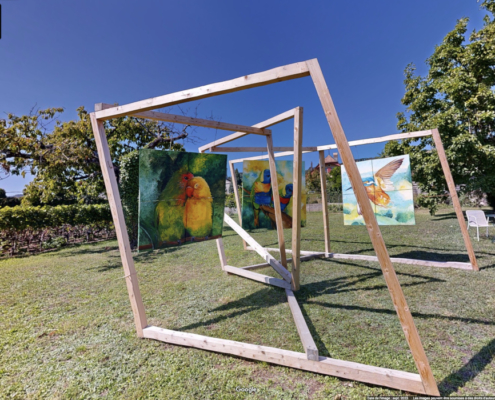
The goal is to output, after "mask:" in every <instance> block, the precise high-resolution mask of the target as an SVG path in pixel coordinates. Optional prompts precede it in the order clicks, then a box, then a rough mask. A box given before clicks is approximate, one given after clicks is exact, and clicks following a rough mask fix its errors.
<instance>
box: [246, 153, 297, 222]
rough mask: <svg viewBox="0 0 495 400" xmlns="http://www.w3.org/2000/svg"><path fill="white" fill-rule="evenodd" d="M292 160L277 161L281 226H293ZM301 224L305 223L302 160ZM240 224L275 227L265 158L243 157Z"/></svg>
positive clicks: (267, 164) (267, 165)
mask: <svg viewBox="0 0 495 400" xmlns="http://www.w3.org/2000/svg"><path fill="white" fill-rule="evenodd" d="M292 165H293V164H292V161H276V162H275V166H276V169H277V182H278V188H279V195H280V208H281V210H282V224H283V227H284V229H287V228H292V211H293V208H292V204H293V197H292V195H293V192H294V185H293V170H292ZM301 168H302V179H303V181H302V192H301V226H305V225H306V185H305V181H304V162H303V163H302V166H301ZM242 227H243V228H244V229H258V228H266V229H276V227H277V225H276V218H275V208H274V204H273V192H272V177H271V174H270V165H269V163H268V161H261V160H251V161H244V163H243V170H242Z"/></svg>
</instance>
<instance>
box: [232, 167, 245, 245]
mask: <svg viewBox="0 0 495 400" xmlns="http://www.w3.org/2000/svg"><path fill="white" fill-rule="evenodd" d="M229 167H230V176H231V177H232V187H233V189H234V197H235V205H236V207H237V218H239V226H241V227H242V208H241V199H240V197H239V189H238V187H237V177H236V176H235V170H234V163H232V162H230V163H229ZM242 247H244V250H246V247H247V244H246V241H245V240H244V239H243V240H242Z"/></svg>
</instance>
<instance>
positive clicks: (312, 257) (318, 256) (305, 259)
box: [240, 253, 325, 271]
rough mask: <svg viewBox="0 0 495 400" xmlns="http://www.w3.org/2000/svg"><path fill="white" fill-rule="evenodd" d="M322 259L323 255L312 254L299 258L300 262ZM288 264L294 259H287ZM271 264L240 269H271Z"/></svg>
mask: <svg viewBox="0 0 495 400" xmlns="http://www.w3.org/2000/svg"><path fill="white" fill-rule="evenodd" d="M324 256H325V253H323V257H324ZM320 257H322V256H321V255H319V254H312V255H309V256H302V257H300V258H299V260H301V261H309V260H314V259H315V258H320ZM278 262H280V260H278ZM287 262H288V263H289V262H292V258H288V259H287ZM269 266H270V264H268V263H263V264H255V265H248V266H246V267H240V269H247V270H250V271H252V270H253V269H261V268H266V267H269Z"/></svg>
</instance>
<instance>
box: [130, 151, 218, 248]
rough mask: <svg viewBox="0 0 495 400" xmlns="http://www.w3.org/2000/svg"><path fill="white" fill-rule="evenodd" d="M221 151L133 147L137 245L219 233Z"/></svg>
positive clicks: (170, 243) (201, 238)
mask: <svg viewBox="0 0 495 400" xmlns="http://www.w3.org/2000/svg"><path fill="white" fill-rule="evenodd" d="M226 174H227V156H226V155H220V154H198V153H186V152H178V151H162V150H149V149H143V150H140V151H139V234H138V240H139V250H144V249H156V248H160V247H168V246H176V245H180V244H184V243H190V242H200V241H204V240H210V239H216V238H219V237H221V236H222V228H223V214H224V208H225V178H226Z"/></svg>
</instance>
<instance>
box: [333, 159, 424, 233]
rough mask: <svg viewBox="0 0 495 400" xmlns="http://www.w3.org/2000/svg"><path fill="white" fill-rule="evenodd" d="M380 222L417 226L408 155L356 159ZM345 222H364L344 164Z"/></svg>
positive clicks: (352, 223)
mask: <svg viewBox="0 0 495 400" xmlns="http://www.w3.org/2000/svg"><path fill="white" fill-rule="evenodd" d="M356 164H357V167H358V169H359V173H360V175H361V180H362V181H363V184H364V187H365V189H366V193H367V194H368V198H369V199H370V202H371V206H372V208H373V210H374V212H375V217H376V220H377V221H378V225H415V223H416V222H415V219H414V204H413V190H412V179H411V163H410V161H409V155H403V156H398V157H389V158H382V159H375V160H367V161H360V162H357V163H356ZM342 194H343V203H344V225H364V219H363V216H362V214H361V209H360V208H359V205H358V204H357V200H356V196H355V195H354V192H353V191H352V188H351V183H350V181H349V177H348V175H347V173H346V170H345V167H344V166H342Z"/></svg>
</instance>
